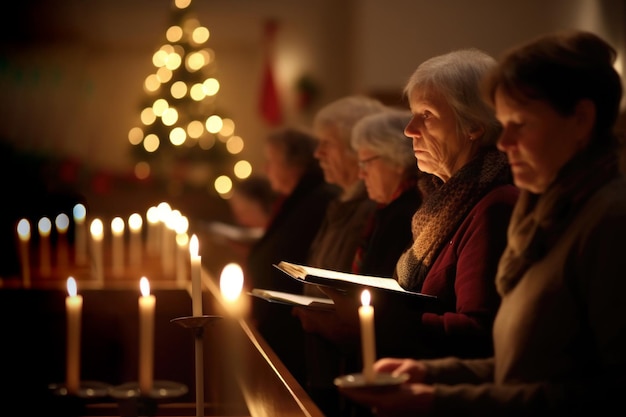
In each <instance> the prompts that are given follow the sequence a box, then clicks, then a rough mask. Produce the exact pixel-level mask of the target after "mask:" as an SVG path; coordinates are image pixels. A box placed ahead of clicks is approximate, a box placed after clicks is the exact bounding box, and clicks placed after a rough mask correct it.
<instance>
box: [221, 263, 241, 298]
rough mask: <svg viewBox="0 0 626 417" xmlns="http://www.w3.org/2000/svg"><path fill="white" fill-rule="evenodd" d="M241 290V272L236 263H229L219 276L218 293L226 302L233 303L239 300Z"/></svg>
mask: <svg viewBox="0 0 626 417" xmlns="http://www.w3.org/2000/svg"><path fill="white" fill-rule="evenodd" d="M242 289H243V270H242V269H241V266H239V265H238V264H236V263H232V262H231V263H229V264H228V265H226V266H225V267H224V269H222V274H221V275H220V291H221V292H222V296H223V297H224V299H225V300H226V301H230V302H234V301H237V299H239V295H241V290H242Z"/></svg>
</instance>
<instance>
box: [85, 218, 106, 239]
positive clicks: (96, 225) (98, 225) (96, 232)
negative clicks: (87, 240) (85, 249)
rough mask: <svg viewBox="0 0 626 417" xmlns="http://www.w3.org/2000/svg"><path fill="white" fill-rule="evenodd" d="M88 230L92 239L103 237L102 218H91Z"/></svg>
mask: <svg viewBox="0 0 626 417" xmlns="http://www.w3.org/2000/svg"><path fill="white" fill-rule="evenodd" d="M89 230H90V231H91V235H92V236H93V238H94V239H96V240H102V238H103V235H102V232H103V231H104V225H103V224H102V220H100V219H93V221H92V222H91V226H90V227H89Z"/></svg>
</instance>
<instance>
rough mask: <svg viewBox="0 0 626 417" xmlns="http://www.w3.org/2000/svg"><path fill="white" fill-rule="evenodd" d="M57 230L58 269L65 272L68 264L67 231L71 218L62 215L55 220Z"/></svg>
mask: <svg viewBox="0 0 626 417" xmlns="http://www.w3.org/2000/svg"><path fill="white" fill-rule="evenodd" d="M54 224H55V226H56V229H57V267H58V268H59V269H60V271H61V272H62V271H64V270H65V269H66V268H67V264H68V257H69V253H68V250H69V249H68V246H67V229H68V228H69V226H70V218H69V216H68V215H67V214H65V213H61V214H59V215H58V216H56V218H55V219H54Z"/></svg>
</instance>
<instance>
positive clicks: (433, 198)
mask: <svg viewBox="0 0 626 417" xmlns="http://www.w3.org/2000/svg"><path fill="white" fill-rule="evenodd" d="M504 184H511V173H510V169H509V165H508V162H507V158H506V155H505V154H503V153H502V152H500V151H498V150H497V149H495V148H486V149H483V150H481V152H479V154H478V155H477V156H476V157H475V158H473V159H472V160H471V161H470V162H468V163H467V164H466V165H465V166H464V167H462V168H461V169H460V170H459V171H458V172H457V173H455V174H454V175H453V176H452V178H450V179H449V180H448V181H447V182H445V183H443V184H441V185H440V186H439V187H438V188H437V189H436V190H434V191H432V192H431V193H429V195H428V196H427V198H426V199H425V200H424V202H423V203H422V205H421V207H420V208H419V209H418V210H417V211H416V212H415V215H414V216H413V222H412V230H413V245H412V246H411V248H409V249H408V250H407V251H405V252H404V253H403V254H402V255H401V256H400V259H399V260H398V263H397V264H396V271H395V274H394V275H395V278H396V279H397V280H398V283H399V284H400V285H401V286H402V287H403V288H404V289H406V290H409V291H418V292H419V291H420V290H421V288H422V284H423V283H424V280H425V279H426V275H427V274H428V271H430V268H431V267H432V265H433V263H434V261H435V260H436V259H437V256H438V255H439V253H440V252H441V250H442V248H443V246H444V245H445V244H446V243H447V242H448V241H449V240H450V238H451V237H452V236H453V234H454V232H455V231H456V229H457V228H458V227H459V225H460V224H461V222H462V221H463V220H464V219H465V217H466V216H467V214H468V213H469V212H470V210H471V209H472V208H473V207H474V206H475V205H476V203H478V201H480V200H481V199H482V198H483V197H484V196H485V195H486V194H487V193H488V192H489V191H491V190H493V189H494V188H496V187H498V186H500V185H504Z"/></svg>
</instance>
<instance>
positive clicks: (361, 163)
mask: <svg viewBox="0 0 626 417" xmlns="http://www.w3.org/2000/svg"><path fill="white" fill-rule="evenodd" d="M380 157H381V156H380V155H374V156H370V157H369V158H366V159H361V160H360V161H359V162H358V164H359V169H366V168H367V165H368V164H369V163H370V162H372V161H375V160H377V159H378V158H380Z"/></svg>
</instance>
